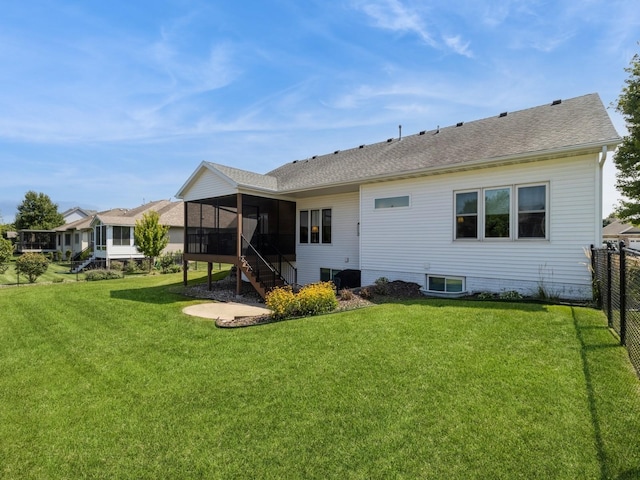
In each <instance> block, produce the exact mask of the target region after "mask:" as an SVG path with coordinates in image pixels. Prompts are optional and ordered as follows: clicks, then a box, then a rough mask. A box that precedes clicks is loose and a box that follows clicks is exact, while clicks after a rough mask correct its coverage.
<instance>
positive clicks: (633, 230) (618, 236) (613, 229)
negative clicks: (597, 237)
mask: <svg viewBox="0 0 640 480" xmlns="http://www.w3.org/2000/svg"><path fill="white" fill-rule="evenodd" d="M602 240H603V241H604V242H607V243H615V244H619V243H620V242H621V241H622V242H624V244H625V245H626V246H627V247H629V248H635V249H636V250H640V227H636V226H635V225H631V224H630V223H623V222H621V221H620V220H618V219H614V220H613V221H612V222H611V223H610V224H609V225H607V226H605V227H604V228H603V229H602Z"/></svg>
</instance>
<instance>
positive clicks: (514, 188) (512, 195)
mask: <svg viewBox="0 0 640 480" xmlns="http://www.w3.org/2000/svg"><path fill="white" fill-rule="evenodd" d="M527 187H545V210H544V213H545V224H544V233H545V236H544V237H519V235H518V218H519V213H520V212H519V211H518V208H519V207H518V193H519V191H520V189H521V188H527ZM500 189H508V190H509V236H508V237H487V236H486V235H485V234H486V231H485V230H486V202H485V200H486V192H487V191H490V190H500ZM550 190H551V188H550V182H548V181H547V182H532V183H517V184H512V185H497V186H490V187H482V188H475V189H472V188H470V189H461V190H454V191H453V200H452V202H453V229H452V235H453V240H454V241H455V242H473V241H477V242H506V241H519V242H540V241H548V240H549V238H550V237H549V226H550V221H549V217H550V208H549V204H550V198H551V193H550ZM472 192H477V195H478V208H477V210H478V212H477V215H478V221H477V223H478V225H477V232H476V234H477V236H476V237H475V238H474V237H460V238H458V236H457V228H456V222H457V220H458V214H457V211H456V200H457V195H458V194H463V193H472Z"/></svg>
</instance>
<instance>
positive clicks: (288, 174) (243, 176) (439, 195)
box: [176, 94, 620, 299]
mask: <svg viewBox="0 0 640 480" xmlns="http://www.w3.org/2000/svg"><path fill="white" fill-rule="evenodd" d="M619 142H620V138H619V136H618V134H617V133H616V131H615V129H614V127H613V125H612V123H611V120H610V119H609V116H608V114H607V112H606V110H605V108H604V106H603V105H602V102H601V100H600V98H599V96H598V95H597V94H590V95H585V96H582V97H577V98H573V99H569V100H562V101H560V100H557V101H554V102H550V103H548V104H546V105H542V106H539V107H535V108H530V109H526V110H521V111H516V112H503V113H499V114H497V115H495V116H494V117H491V118H486V119H483V120H478V121H472V122H468V123H462V122H461V123H458V124H456V125H452V126H449V127H445V128H438V129H435V130H425V131H421V132H419V133H417V134H415V135H410V136H406V137H402V138H391V139H388V140H386V141H382V142H380V143H376V144H373V145H359V146H357V147H355V148H352V149H349V150H344V151H335V152H333V153H330V154H327V155H320V156H312V157H310V158H306V159H303V160H296V161H293V162H290V163H286V164H284V165H282V166H281V167H279V168H277V169H275V170H273V171H271V172H268V173H266V174H258V173H253V172H248V171H244V170H239V169H236V168H233V167H229V166H225V165H222V164H218V163H210V162H203V163H202V164H200V166H198V168H197V169H196V170H195V172H193V174H192V175H191V176H190V177H189V178H188V180H187V181H186V183H185V184H184V185H183V186H182V187H181V189H180V190H179V192H178V194H177V195H176V196H177V197H178V198H182V199H184V200H185V207H184V208H185V244H184V251H185V260H200V261H206V262H209V263H213V262H229V263H234V264H235V265H237V266H238V268H239V269H241V270H242V271H243V272H244V274H245V275H246V277H247V278H248V279H249V280H251V281H252V283H253V284H254V286H255V287H256V289H257V290H258V291H260V292H261V293H262V294H263V295H264V293H265V292H266V291H268V289H269V288H272V287H273V286H274V285H278V284H283V283H298V284H306V283H311V282H316V281H319V280H330V279H332V278H333V277H334V276H335V275H336V274H337V273H338V272H340V271H342V270H346V269H349V270H359V271H360V273H361V279H362V283H363V284H371V283H373V282H374V281H375V280H376V279H377V278H379V277H386V278H388V279H389V280H405V281H411V282H415V283H418V284H420V285H422V287H423V289H424V291H425V292H427V293H432V294H441V295H459V294H465V293H473V292H481V291H487V292H502V291H506V290H516V291H518V292H520V293H522V294H525V295H529V294H533V293H536V292H537V291H539V290H540V289H541V288H542V289H544V290H545V292H546V293H547V294H550V295H557V296H559V297H563V298H575V299H582V298H590V296H591V278H590V274H589V271H588V270H587V268H586V267H585V263H586V262H587V259H586V258H585V256H584V251H583V248H584V247H588V246H589V245H591V244H595V245H599V244H600V243H601V241H602V232H601V226H602V207H601V204H602V167H603V164H604V162H605V160H606V157H607V153H608V152H611V151H613V150H614V149H615V147H616V145H617V144H618V143H619ZM238 291H239V287H238Z"/></svg>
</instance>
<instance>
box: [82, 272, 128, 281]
mask: <svg viewBox="0 0 640 480" xmlns="http://www.w3.org/2000/svg"><path fill="white" fill-rule="evenodd" d="M84 278H85V280H86V281H87V282H96V281H99V280H112V279H115V278H122V275H120V274H119V273H118V272H116V271H114V270H103V269H96V270H90V271H88V272H87V273H86V274H85V277H84Z"/></svg>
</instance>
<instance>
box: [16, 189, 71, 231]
mask: <svg viewBox="0 0 640 480" xmlns="http://www.w3.org/2000/svg"><path fill="white" fill-rule="evenodd" d="M63 224H64V217H63V216H62V215H61V214H60V213H58V205H57V204H55V203H53V202H52V201H51V199H50V198H49V196H48V195H46V194H44V193H36V192H34V191H33V190H29V191H28V192H27V193H26V194H25V196H24V200H23V201H22V203H21V204H20V205H18V213H17V214H16V220H15V226H16V229H18V230H51V229H53V228H56V227H59V226H60V225H63Z"/></svg>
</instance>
